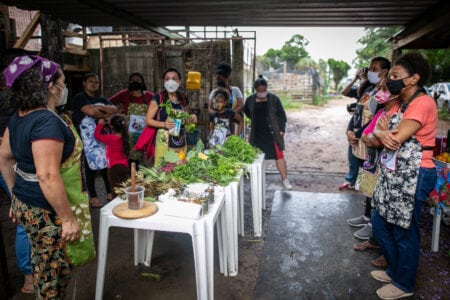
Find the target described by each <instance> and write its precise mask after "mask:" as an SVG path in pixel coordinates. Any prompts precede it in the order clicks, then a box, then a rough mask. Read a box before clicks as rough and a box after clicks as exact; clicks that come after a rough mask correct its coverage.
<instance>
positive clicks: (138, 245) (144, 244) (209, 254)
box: [95, 191, 226, 300]
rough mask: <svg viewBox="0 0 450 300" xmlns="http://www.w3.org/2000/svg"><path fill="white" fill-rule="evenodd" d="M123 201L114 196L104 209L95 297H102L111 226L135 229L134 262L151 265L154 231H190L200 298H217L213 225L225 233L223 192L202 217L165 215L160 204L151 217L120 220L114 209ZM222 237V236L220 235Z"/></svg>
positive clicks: (220, 250)
mask: <svg viewBox="0 0 450 300" xmlns="http://www.w3.org/2000/svg"><path fill="white" fill-rule="evenodd" d="M122 202H123V200H122V199H120V198H115V199H114V200H113V201H111V202H110V203H108V204H107V205H106V206H104V207H103V208H102V209H101V213H100V228H99V243H98V253H97V255H98V266H97V282H96V291H95V299H97V300H101V299H102V296H103V286H104V279H105V267H106V257H107V254H108V237H109V228H110V227H122V228H133V229H134V263H135V265H137V264H138V263H144V264H145V265H146V266H150V260H151V254H152V247H153V237H154V231H155V230H157V231H168V232H180V233H188V234H189V235H190V236H191V237H192V248H193V249H194V261H195V277H196V286H197V299H214V224H215V223H216V221H217V231H218V233H219V235H220V236H221V237H222V236H225V233H223V232H222V229H225V228H226V227H225V226H224V224H223V223H224V222H223V221H222V218H223V217H224V216H223V214H222V211H223V209H222V207H223V205H224V193H223V192H220V191H218V192H217V193H215V200H214V204H211V205H210V206H209V210H208V213H207V214H206V215H204V216H202V217H201V218H200V219H199V220H191V219H185V218H178V217H172V216H166V215H164V204H163V203H156V204H157V205H158V212H157V213H155V214H154V215H152V216H149V217H146V218H141V219H131V220H130V219H121V218H118V217H116V216H114V215H113V213H112V209H113V208H114V207H115V206H116V205H117V204H119V203H122ZM219 238H220V237H219ZM221 246H222V247H223V248H225V247H226V242H224V241H221V240H220V241H219V261H220V265H221V267H222V266H223V264H224V258H223V257H220V256H221V255H222V254H223V252H224V251H223V249H220V247H221Z"/></svg>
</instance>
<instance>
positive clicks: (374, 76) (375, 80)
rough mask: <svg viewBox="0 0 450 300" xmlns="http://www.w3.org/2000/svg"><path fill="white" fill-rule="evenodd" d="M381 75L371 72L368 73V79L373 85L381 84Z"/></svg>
mask: <svg viewBox="0 0 450 300" xmlns="http://www.w3.org/2000/svg"><path fill="white" fill-rule="evenodd" d="M379 74H380V73H377V72H372V71H369V72H367V79H368V80H369V82H370V83H371V84H377V83H378V82H380V77H378V75H379Z"/></svg>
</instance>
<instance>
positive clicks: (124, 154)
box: [94, 115, 130, 197]
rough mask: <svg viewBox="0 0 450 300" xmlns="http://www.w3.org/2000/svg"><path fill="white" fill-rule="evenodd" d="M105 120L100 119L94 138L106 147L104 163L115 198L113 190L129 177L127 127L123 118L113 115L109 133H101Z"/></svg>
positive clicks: (114, 195)
mask: <svg viewBox="0 0 450 300" xmlns="http://www.w3.org/2000/svg"><path fill="white" fill-rule="evenodd" d="M104 126H105V120H104V119H100V120H99V121H98V123H97V127H96V128H95V133H94V137H95V138H96V139H97V140H98V141H99V142H101V143H104V144H105V145H106V161H107V164H108V178H109V182H110V184H111V188H112V192H113V197H116V194H115V193H114V188H115V187H119V185H120V183H122V182H123V181H125V180H127V179H128V178H129V176H130V168H129V166H128V152H129V150H130V144H129V138H128V126H127V122H126V120H125V118H124V117H123V116H121V115H114V116H113V117H112V118H111V120H110V121H109V127H110V128H111V133H107V134H105V133H103V134H102V130H103V128H104Z"/></svg>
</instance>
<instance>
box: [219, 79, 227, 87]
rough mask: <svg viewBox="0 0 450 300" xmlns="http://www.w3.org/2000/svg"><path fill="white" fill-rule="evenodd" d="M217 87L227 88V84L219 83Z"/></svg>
mask: <svg viewBox="0 0 450 300" xmlns="http://www.w3.org/2000/svg"><path fill="white" fill-rule="evenodd" d="M217 86H218V87H223V88H224V87H227V85H226V84H225V82H224V81H217Z"/></svg>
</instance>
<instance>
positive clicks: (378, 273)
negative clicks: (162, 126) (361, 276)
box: [370, 270, 392, 283]
mask: <svg viewBox="0 0 450 300" xmlns="http://www.w3.org/2000/svg"><path fill="white" fill-rule="evenodd" d="M370 276H372V278H373V279H375V280H378V281H379V282H383V283H391V281H392V279H391V277H389V275H388V274H387V273H386V271H382V270H374V271H372V272H370Z"/></svg>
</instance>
